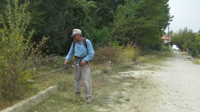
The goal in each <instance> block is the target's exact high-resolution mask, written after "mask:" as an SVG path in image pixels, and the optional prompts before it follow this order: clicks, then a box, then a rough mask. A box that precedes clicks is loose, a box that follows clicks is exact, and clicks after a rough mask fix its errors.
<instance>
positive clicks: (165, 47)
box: [162, 46, 170, 51]
mask: <svg viewBox="0 0 200 112" xmlns="http://www.w3.org/2000/svg"><path fill="white" fill-rule="evenodd" d="M162 51H170V48H169V47H167V46H164V47H163V48H162Z"/></svg>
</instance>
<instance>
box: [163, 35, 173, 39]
mask: <svg viewBox="0 0 200 112" xmlns="http://www.w3.org/2000/svg"><path fill="white" fill-rule="evenodd" d="M161 39H163V40H171V38H170V35H169V37H168V36H167V35H163V36H162V37H161Z"/></svg>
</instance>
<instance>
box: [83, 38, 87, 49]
mask: <svg viewBox="0 0 200 112" xmlns="http://www.w3.org/2000/svg"><path fill="white" fill-rule="evenodd" d="M86 39H87V38H85V37H83V44H84V46H85V48H86V49H87V43H86Z"/></svg>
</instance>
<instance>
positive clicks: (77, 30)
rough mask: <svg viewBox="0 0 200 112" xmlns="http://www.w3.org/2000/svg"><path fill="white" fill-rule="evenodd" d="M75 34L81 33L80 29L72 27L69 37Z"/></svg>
mask: <svg viewBox="0 0 200 112" xmlns="http://www.w3.org/2000/svg"><path fill="white" fill-rule="evenodd" d="M77 34H81V30H80V29H73V31H72V35H71V36H70V37H73V36H74V35H77Z"/></svg>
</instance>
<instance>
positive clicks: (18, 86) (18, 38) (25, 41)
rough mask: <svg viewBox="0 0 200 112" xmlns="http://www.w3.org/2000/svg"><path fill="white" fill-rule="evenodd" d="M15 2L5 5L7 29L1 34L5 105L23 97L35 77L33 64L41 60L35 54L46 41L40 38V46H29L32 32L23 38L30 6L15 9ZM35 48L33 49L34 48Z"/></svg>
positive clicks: (0, 82)
mask: <svg viewBox="0 0 200 112" xmlns="http://www.w3.org/2000/svg"><path fill="white" fill-rule="evenodd" d="M18 2H19V1H18V0H14V1H12V2H8V5H7V9H6V18H7V19H8V24H7V25H8V29H7V26H6V25H5V24H6V23H5V21H3V24H4V28H3V29H1V30H0V32H1V33H2V36H1V37H0V68H1V70H0V79H1V80H0V94H1V96H2V98H3V99H4V100H6V101H9V102H11V103H12V102H13V101H14V100H16V99H19V98H21V97H22V96H23V94H24V93H25V91H26V90H27V89H28V87H29V84H28V83H26V82H27V80H28V79H29V78H30V77H32V76H34V75H35V69H34V67H33V60H34V59H35V58H37V57H38V56H40V53H39V52H38V51H39V50H40V48H41V47H42V45H43V44H44V43H45V42H46V40H47V38H43V40H42V41H41V42H40V44H39V45H35V44H31V43H30V39H31V37H32V35H33V32H34V31H31V32H30V33H29V36H28V37H24V34H25V32H26V28H27V26H28V24H29V21H30V14H29V13H26V8H27V6H28V4H29V3H27V2H25V3H24V4H23V5H21V6H18V4H19V3H18ZM34 45H35V48H33V46H34Z"/></svg>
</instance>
